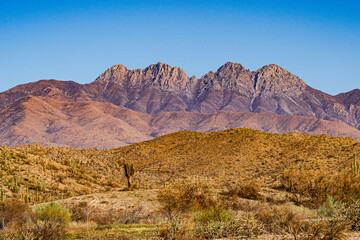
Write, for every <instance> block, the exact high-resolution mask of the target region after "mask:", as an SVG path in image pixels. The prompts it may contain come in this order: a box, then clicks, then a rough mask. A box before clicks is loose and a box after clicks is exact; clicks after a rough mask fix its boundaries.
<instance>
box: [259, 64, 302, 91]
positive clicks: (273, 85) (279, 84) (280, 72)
mask: <svg viewBox="0 0 360 240" xmlns="http://www.w3.org/2000/svg"><path fill="white" fill-rule="evenodd" d="M305 87H306V84H305V83H304V81H303V80H301V79H300V78H299V77H297V76H295V75H293V74H291V73H290V72H288V71H286V70H285V69H283V68H281V67H279V66H278V65H275V64H270V65H267V66H264V67H262V68H260V69H259V70H257V71H256V72H255V78H254V88H255V91H256V92H258V93H259V92H267V93H272V94H282V93H284V94H287V95H291V96H296V95H299V94H301V93H302V92H303V91H305Z"/></svg>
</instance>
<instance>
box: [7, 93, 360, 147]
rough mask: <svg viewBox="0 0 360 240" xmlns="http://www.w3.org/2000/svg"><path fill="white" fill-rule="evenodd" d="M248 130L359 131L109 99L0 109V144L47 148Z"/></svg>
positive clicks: (34, 102) (359, 135) (34, 101)
mask: <svg viewBox="0 0 360 240" xmlns="http://www.w3.org/2000/svg"><path fill="white" fill-rule="evenodd" d="M244 127H246V128H252V129H258V130H262V131H266V132H273V133H288V132H300V133H307V134H309V135H316V134H327V135H330V136H341V137H352V138H354V139H356V140H360V131H359V130H357V129H355V128H353V127H350V126H348V125H346V124H344V123H339V122H331V121H325V120H318V119H312V118H306V117H300V116H281V115H277V114H273V113H237V112H227V111H218V112H216V113H193V112H184V111H177V112H160V113H156V114H146V113H139V112H136V111H133V110H130V109H128V108H124V107H119V106H116V105H114V104H111V103H104V102H92V101H77V102H64V101H58V100H54V99H51V98H48V97H46V98H44V97H26V98H23V99H21V100H20V101H18V102H15V103H14V104H12V105H11V106H9V107H6V108H5V109H3V110H2V111H1V112H0V142H1V144H6V145H19V144H26V143H27V144H29V143H41V144H44V145H49V146H72V147H78V148H83V147H100V148H115V147H119V146H125V145H128V144H131V143H135V142H140V141H145V140H150V139H152V138H154V137H158V136H162V135H165V134H168V133H172V132H177V131H181V130H192V131H199V132H211V131H222V130H225V129H230V128H244Z"/></svg>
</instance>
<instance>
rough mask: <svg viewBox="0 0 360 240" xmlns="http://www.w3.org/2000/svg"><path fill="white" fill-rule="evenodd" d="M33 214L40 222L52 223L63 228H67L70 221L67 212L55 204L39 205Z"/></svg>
mask: <svg viewBox="0 0 360 240" xmlns="http://www.w3.org/2000/svg"><path fill="white" fill-rule="evenodd" d="M35 214H36V216H37V217H38V218H39V219H40V220H42V221H53V222H56V223H58V224H59V225H64V226H67V225H68V224H69V222H70V219H71V218H70V213H69V211H68V210H67V209H66V208H64V207H63V206H61V205H60V204H57V203H49V204H46V205H39V206H38V207H36V208H35Z"/></svg>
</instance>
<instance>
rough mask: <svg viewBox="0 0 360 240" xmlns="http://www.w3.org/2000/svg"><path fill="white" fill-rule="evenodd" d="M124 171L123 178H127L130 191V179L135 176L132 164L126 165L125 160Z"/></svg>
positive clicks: (131, 186) (131, 185)
mask: <svg viewBox="0 0 360 240" xmlns="http://www.w3.org/2000/svg"><path fill="white" fill-rule="evenodd" d="M124 170H125V176H126V178H127V181H128V188H129V189H130V190H131V189H133V183H132V179H131V178H132V177H133V176H134V174H135V168H134V164H132V163H131V164H130V165H129V164H128V163H127V162H126V160H125V161H124Z"/></svg>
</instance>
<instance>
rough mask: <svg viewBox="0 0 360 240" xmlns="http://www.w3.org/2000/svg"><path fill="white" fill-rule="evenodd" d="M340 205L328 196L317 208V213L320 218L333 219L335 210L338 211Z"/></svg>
mask: <svg viewBox="0 0 360 240" xmlns="http://www.w3.org/2000/svg"><path fill="white" fill-rule="evenodd" d="M340 205H341V202H338V201H335V200H334V198H333V197H331V196H328V198H327V199H326V201H325V202H324V203H323V204H322V205H321V206H320V207H319V209H318V210H317V212H318V214H319V215H320V216H321V217H325V218H328V217H333V216H334V215H335V212H336V209H338V208H339V206H340Z"/></svg>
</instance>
